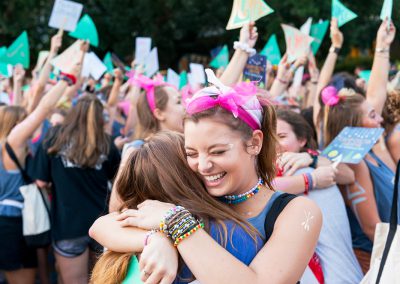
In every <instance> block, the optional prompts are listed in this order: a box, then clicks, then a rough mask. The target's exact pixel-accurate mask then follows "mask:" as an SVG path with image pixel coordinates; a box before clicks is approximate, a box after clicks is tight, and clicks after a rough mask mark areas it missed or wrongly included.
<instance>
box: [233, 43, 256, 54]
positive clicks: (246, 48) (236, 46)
mask: <svg viewBox="0 0 400 284" xmlns="http://www.w3.org/2000/svg"><path fill="white" fill-rule="evenodd" d="M233 48H234V49H241V50H243V51H244V52H246V53H247V54H249V56H253V55H255V54H256V53H257V51H256V50H255V49H254V48H251V47H250V46H249V44H247V43H244V42H239V41H235V42H234V43H233Z"/></svg>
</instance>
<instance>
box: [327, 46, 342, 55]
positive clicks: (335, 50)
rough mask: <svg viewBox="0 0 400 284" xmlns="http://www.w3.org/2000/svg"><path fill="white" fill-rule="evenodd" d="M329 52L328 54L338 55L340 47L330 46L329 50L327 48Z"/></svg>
mask: <svg viewBox="0 0 400 284" xmlns="http://www.w3.org/2000/svg"><path fill="white" fill-rule="evenodd" d="M329 52H330V53H336V54H339V52H340V47H334V46H331V48H329Z"/></svg>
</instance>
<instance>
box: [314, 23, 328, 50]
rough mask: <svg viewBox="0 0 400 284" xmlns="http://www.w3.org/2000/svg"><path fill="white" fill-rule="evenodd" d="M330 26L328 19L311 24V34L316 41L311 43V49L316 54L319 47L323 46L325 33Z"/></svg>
mask: <svg viewBox="0 0 400 284" xmlns="http://www.w3.org/2000/svg"><path fill="white" fill-rule="evenodd" d="M328 27H329V21H328V20H326V21H321V22H319V23H317V24H314V25H312V26H311V30H310V36H312V37H313V38H314V41H313V42H312V43H311V49H312V52H313V53H314V55H315V54H316V53H317V51H318V49H319V47H320V46H321V43H322V40H323V39H324V37H325V34H326V32H327V31H328Z"/></svg>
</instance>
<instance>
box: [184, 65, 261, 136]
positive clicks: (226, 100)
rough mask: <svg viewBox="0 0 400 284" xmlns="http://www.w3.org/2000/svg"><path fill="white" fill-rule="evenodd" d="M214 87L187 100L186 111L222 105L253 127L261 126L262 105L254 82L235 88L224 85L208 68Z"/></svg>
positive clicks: (209, 79)
mask: <svg viewBox="0 0 400 284" xmlns="http://www.w3.org/2000/svg"><path fill="white" fill-rule="evenodd" d="M206 74H207V79H208V82H209V83H211V84H213V85H214V86H212V87H207V88H204V89H201V90H200V91H198V92H197V93H196V94H194V95H193V97H192V98H190V99H188V100H187V102H186V112H187V113H188V114H190V115H191V114H195V113H199V112H202V111H205V110H207V109H210V108H213V107H216V106H220V107H222V108H224V109H226V110H227V111H229V112H231V113H232V114H233V116H234V117H235V118H240V119H241V120H242V121H244V122H245V123H246V124H247V125H249V126H250V127H251V129H253V130H256V129H260V128H261V120H262V106H261V104H260V102H259V101H258V99H257V96H256V94H257V87H256V86H255V85H254V84H252V83H240V84H237V85H236V86H235V87H234V88H229V87H227V86H225V85H223V84H222V83H221V82H220V81H219V80H218V79H217V77H215V75H214V73H213V72H212V71H211V69H206Z"/></svg>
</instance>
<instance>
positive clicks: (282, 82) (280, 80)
mask: <svg viewBox="0 0 400 284" xmlns="http://www.w3.org/2000/svg"><path fill="white" fill-rule="evenodd" d="M276 80H278V82H280V83H281V84H283V85H287V84H288V83H289V82H288V81H285V80H282V79H281V78H278V77H277V78H276Z"/></svg>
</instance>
